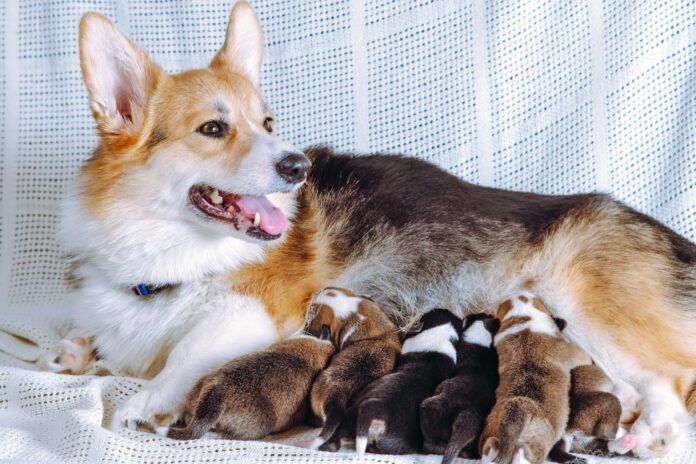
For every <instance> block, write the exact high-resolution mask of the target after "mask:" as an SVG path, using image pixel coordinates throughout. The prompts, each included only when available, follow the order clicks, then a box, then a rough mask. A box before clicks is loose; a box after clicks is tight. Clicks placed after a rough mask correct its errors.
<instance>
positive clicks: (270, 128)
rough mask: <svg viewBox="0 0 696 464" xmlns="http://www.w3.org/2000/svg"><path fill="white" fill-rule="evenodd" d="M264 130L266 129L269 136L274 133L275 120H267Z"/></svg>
mask: <svg viewBox="0 0 696 464" xmlns="http://www.w3.org/2000/svg"><path fill="white" fill-rule="evenodd" d="M263 128H264V129H266V132H268V133H269V134H272V133H273V118H270V117H268V118H266V119H264V120H263Z"/></svg>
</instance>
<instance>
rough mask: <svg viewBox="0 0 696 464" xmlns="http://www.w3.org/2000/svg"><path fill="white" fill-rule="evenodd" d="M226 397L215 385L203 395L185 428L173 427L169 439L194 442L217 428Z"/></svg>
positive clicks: (168, 433) (168, 434)
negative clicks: (216, 424)
mask: <svg viewBox="0 0 696 464" xmlns="http://www.w3.org/2000/svg"><path fill="white" fill-rule="evenodd" d="M224 399H225V398H224V395H223V394H222V392H221V391H220V389H219V388H216V386H215V385H213V386H212V387H211V388H209V389H208V390H207V391H206V392H205V393H203V394H202V395H201V397H200V400H199V401H198V404H197V405H196V408H195V410H194V411H193V414H191V418H190V420H189V421H188V423H187V424H186V425H185V426H184V427H171V428H170V429H169V430H168V431H167V437H168V438H173V439H175V440H194V439H196V438H200V437H202V436H203V435H205V434H206V432H208V431H209V430H210V429H212V428H213V427H214V426H215V423H216V422H217V421H218V419H219V418H220V416H221V415H222V411H223V409H224V408H223V404H224Z"/></svg>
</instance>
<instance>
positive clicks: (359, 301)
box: [309, 288, 401, 449]
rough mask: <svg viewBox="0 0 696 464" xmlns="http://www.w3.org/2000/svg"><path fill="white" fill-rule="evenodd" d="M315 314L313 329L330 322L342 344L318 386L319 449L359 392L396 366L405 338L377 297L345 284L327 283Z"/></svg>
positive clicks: (315, 397) (336, 341)
mask: <svg viewBox="0 0 696 464" xmlns="http://www.w3.org/2000/svg"><path fill="white" fill-rule="evenodd" d="M310 314H313V317H312V319H311V321H310V324H309V332H310V333H312V334H316V335H321V332H322V329H323V330H324V331H327V328H328V331H329V332H330V333H331V334H332V340H333V342H334V345H335V346H336V349H337V350H339V351H338V352H337V353H336V354H335V355H334V356H333V358H331V363H330V364H329V367H328V368H327V369H325V370H324V371H322V372H321V374H319V376H318V377H317V379H316V380H315V381H314V385H313V386H312V393H311V406H312V412H313V413H314V414H315V415H316V416H317V417H318V418H319V419H321V421H322V423H323V424H324V428H323V429H322V431H321V433H320V434H319V436H318V437H317V438H316V439H315V440H314V441H313V442H312V443H311V445H310V447H311V448H313V449H316V448H318V447H319V446H320V445H322V444H323V443H324V442H325V441H326V440H327V439H328V438H329V437H331V435H333V434H334V432H335V431H336V429H337V428H338V426H339V424H340V423H341V418H342V417H343V413H344V412H345V410H346V406H347V404H348V401H349V400H350V399H351V398H352V397H353V395H355V394H356V393H357V392H359V391H360V390H362V389H363V387H365V385H367V384H369V383H370V382H372V381H374V380H376V379H378V378H380V377H382V376H384V375H386V374H388V373H390V372H391V371H392V370H393V369H394V363H395V362H396V357H397V355H398V354H399V350H400V349H401V341H400V340H399V335H398V328H397V327H396V325H394V323H392V322H391V321H390V320H389V318H388V317H387V316H386V314H384V312H382V310H381V309H380V307H379V306H377V304H376V303H374V302H373V301H372V300H370V299H368V298H365V297H363V296H359V295H356V294H354V293H352V292H350V291H348V290H345V289H339V288H326V289H324V290H323V291H322V292H320V293H319V294H318V295H317V296H316V298H315V299H314V304H313V305H312V308H311V313H310Z"/></svg>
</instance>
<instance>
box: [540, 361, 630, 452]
mask: <svg viewBox="0 0 696 464" xmlns="http://www.w3.org/2000/svg"><path fill="white" fill-rule="evenodd" d="M613 390H614V385H613V383H612V382H611V380H610V379H609V377H607V375H606V374H605V373H604V371H603V370H602V369H601V368H599V367H598V366H596V365H594V364H586V365H582V366H578V367H576V368H575V369H573V370H572V371H571V389H570V417H569V419H568V425H567V427H566V436H565V437H564V440H562V441H561V442H559V443H558V444H556V446H555V447H554V449H553V450H552V451H551V453H550V454H549V460H551V461H554V462H561V463H566V462H582V461H584V460H583V459H580V458H577V457H576V456H573V455H572V454H569V453H568V452H569V451H575V452H580V453H591V454H597V453H601V454H609V453H618V454H625V453H627V452H629V451H630V450H631V449H632V448H633V447H634V446H635V445H636V444H637V443H636V437H634V436H633V435H630V434H626V430H625V429H623V428H621V426H620V422H621V414H622V408H621V403H620V402H619V399H618V398H617V397H616V396H615V395H614V394H612V391H613Z"/></svg>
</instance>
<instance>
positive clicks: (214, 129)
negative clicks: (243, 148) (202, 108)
mask: <svg viewBox="0 0 696 464" xmlns="http://www.w3.org/2000/svg"><path fill="white" fill-rule="evenodd" d="M196 132H198V133H200V134H203V135H205V136H207V137H214V138H220V137H224V136H225V135H226V134H227V124H226V123H224V122H222V121H208V122H206V123H204V124H202V125H201V126H200V127H199V128H198V129H196Z"/></svg>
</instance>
